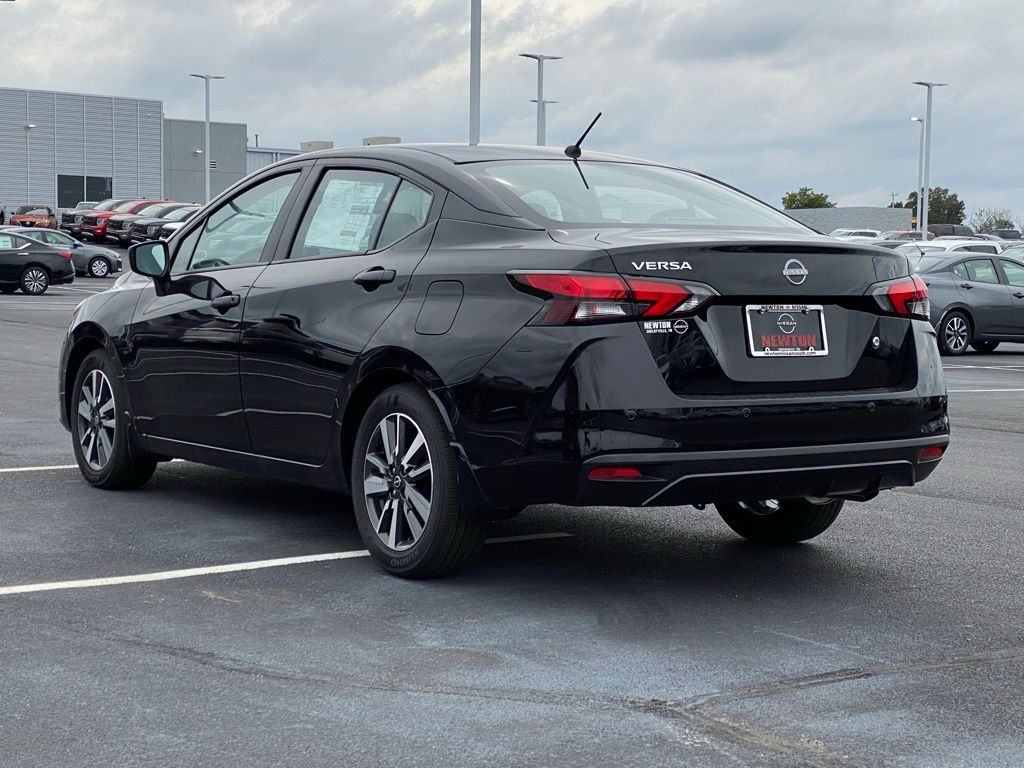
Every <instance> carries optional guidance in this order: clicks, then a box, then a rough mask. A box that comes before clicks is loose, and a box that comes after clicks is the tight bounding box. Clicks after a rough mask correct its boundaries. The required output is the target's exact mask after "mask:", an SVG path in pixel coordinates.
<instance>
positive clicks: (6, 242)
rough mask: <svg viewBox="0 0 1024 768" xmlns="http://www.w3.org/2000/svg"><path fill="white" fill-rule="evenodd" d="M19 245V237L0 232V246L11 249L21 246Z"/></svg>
mask: <svg viewBox="0 0 1024 768" xmlns="http://www.w3.org/2000/svg"><path fill="white" fill-rule="evenodd" d="M21 245H22V241H21V239H20V238H17V237H14V235H5V234H2V233H0V248H3V249H7V250H11V249H13V248H21Z"/></svg>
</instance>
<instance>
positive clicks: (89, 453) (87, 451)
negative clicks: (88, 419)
mask: <svg viewBox="0 0 1024 768" xmlns="http://www.w3.org/2000/svg"><path fill="white" fill-rule="evenodd" d="M88 438H89V443H88V445H86V446H85V449H84V450H83V455H84V456H85V460H86V462H87V463H89V464H93V459H92V449H93V447H94V446H95V445H96V433H95V432H93V431H92V430H90V431H89V434H88Z"/></svg>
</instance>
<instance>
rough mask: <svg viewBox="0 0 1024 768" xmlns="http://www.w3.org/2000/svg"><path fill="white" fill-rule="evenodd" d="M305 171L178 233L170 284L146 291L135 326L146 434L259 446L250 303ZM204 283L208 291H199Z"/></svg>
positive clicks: (248, 192)
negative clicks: (242, 354)
mask: <svg viewBox="0 0 1024 768" xmlns="http://www.w3.org/2000/svg"><path fill="white" fill-rule="evenodd" d="M300 175H301V171H300V170H298V169H295V168H294V166H293V167H291V168H289V169H288V170H287V171H282V172H280V173H278V174H276V175H272V176H264V177H261V178H260V179H258V180H255V181H253V182H252V183H250V184H249V185H247V186H246V187H245V188H243V189H241V190H239V191H238V192H237V193H236V194H234V195H233V196H232V197H231V198H229V199H228V200H227V201H225V202H224V203H223V204H221V205H220V206H218V207H217V208H215V209H213V210H212V211H211V212H209V213H206V214H205V215H204V216H203V217H202V219H200V220H199V221H197V222H195V223H194V225H193V226H192V227H191V228H190V231H189V232H188V233H186V235H185V237H183V238H181V239H180V240H179V241H178V248H177V249H176V251H175V253H174V256H173V262H172V269H171V281H170V290H169V291H168V292H166V293H164V295H157V292H156V291H155V289H154V287H153V286H150V287H149V288H147V289H146V290H145V291H143V293H142V296H141V297H140V298H139V302H138V304H137V305H136V309H135V317H134V319H133V322H132V325H131V328H130V329H129V331H128V336H129V339H128V341H129V350H130V353H129V356H128V359H129V364H128V381H129V387H130V391H131V396H132V404H133V406H134V411H135V421H136V424H137V426H138V428H139V430H140V431H141V432H142V433H143V434H146V435H149V436H152V437H155V438H162V439H164V440H168V441H176V442H185V443H192V444H198V445H203V446H211V447H215V448H221V449H227V450H232V451H243V452H246V451H248V450H249V435H248V432H247V431H246V426H245V418H244V416H243V415H242V396H241V389H240V387H239V383H238V342H239V334H240V332H241V323H242V312H243V308H244V303H245V297H246V295H247V294H248V292H249V288H250V286H252V284H253V282H254V281H255V280H256V278H257V276H258V275H259V274H260V272H262V271H263V269H264V268H266V262H267V260H268V259H269V258H270V254H271V253H272V252H273V247H274V244H275V243H276V239H277V238H278V237H279V236H280V232H281V228H282V227H283V223H284V219H285V217H286V216H287V213H288V211H289V209H290V206H291V205H292V203H293V202H294V200H295V195H296V192H297V189H298V187H299V179H300ZM242 224H245V225H246V226H242ZM239 232H243V233H244V234H238V233H239ZM188 286H192V287H193V289H192V290H191V291H189V290H187V289H188ZM202 286H206V287H207V288H208V290H206V291H205V292H204V291H203V290H197V289H198V288H201V287H202ZM222 294H228V295H230V296H234V297H236V298H235V303H234V304H231V303H227V304H225V303H223V302H219V301H218V303H215V300H218V299H220V298H222ZM168 452H170V453H173V450H169V451H168Z"/></svg>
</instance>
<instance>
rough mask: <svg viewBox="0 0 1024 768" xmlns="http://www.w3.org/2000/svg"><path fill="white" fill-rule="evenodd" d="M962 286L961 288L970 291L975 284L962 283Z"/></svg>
mask: <svg viewBox="0 0 1024 768" xmlns="http://www.w3.org/2000/svg"><path fill="white" fill-rule="evenodd" d="M960 287H961V288H966V289H967V290H968V291H969V290H971V289H972V288H974V286H973V285H971V284H970V283H960Z"/></svg>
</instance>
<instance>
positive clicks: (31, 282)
mask: <svg viewBox="0 0 1024 768" xmlns="http://www.w3.org/2000/svg"><path fill="white" fill-rule="evenodd" d="M49 282H50V281H49V279H48V278H47V276H46V273H45V272H44V271H43V270H41V269H40V268H39V267H32V268H31V269H29V270H28V272H26V273H25V277H24V279H23V282H22V285H24V286H25V290H26V292H27V293H30V294H32V295H38V294H40V293H43V292H44V291H45V290H46V286H47V285H48V284H49Z"/></svg>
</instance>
